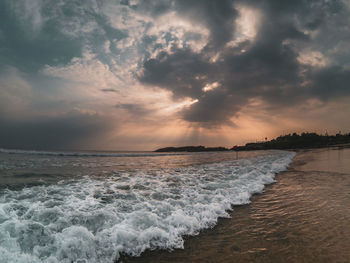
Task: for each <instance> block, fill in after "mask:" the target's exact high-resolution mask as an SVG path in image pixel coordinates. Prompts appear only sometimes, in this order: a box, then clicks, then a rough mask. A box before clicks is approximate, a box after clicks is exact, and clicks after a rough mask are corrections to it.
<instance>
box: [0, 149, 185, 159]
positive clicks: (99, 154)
mask: <svg viewBox="0 0 350 263" xmlns="http://www.w3.org/2000/svg"><path fill="white" fill-rule="evenodd" d="M0 153H5V154H27V155H46V156H67V157H146V156H149V157H152V156H167V155H187V154H191V153H185V152H182V153H156V152H120V153H113V152H107V153H106V152H63V151H62V152H61V151H37V150H17V149H3V148H0Z"/></svg>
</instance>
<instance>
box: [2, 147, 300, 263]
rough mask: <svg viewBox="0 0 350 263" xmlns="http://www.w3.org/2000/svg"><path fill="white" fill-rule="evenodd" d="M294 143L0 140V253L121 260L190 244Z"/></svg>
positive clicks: (19, 258) (288, 156)
mask: <svg viewBox="0 0 350 263" xmlns="http://www.w3.org/2000/svg"><path fill="white" fill-rule="evenodd" d="M294 156H295V153H293V152H286V151H260V152H248V153H244V152H240V153H239V158H238V159H236V154H235V153H232V152H221V153H191V154H190V153H176V154H167V153H162V154H159V153H147V152H143V153H96V152H93V153H91V152H84V153H79V152H74V153H72V152H38V151H14V150H5V149H1V150H0V262H67V263H68V262H114V261H115V260H117V259H118V258H119V257H120V255H121V254H122V253H126V254H129V255H132V256H138V255H140V254H141V253H142V252H143V251H145V250H146V249H174V248H182V247H183V245H184V240H183V236H184V235H196V234H198V233H199V231H200V230H201V229H205V228H210V227H213V226H214V225H215V224H216V222H217V220H218V218H219V217H228V216H229V214H228V213H227V211H229V210H231V208H232V205H241V204H247V203H249V199H250V197H251V196H252V195H253V194H255V193H260V192H262V191H263V188H264V185H265V184H270V183H272V182H274V176H275V174H276V173H278V172H281V171H283V170H285V169H286V168H287V166H288V164H289V163H290V162H291V161H292V159H293V157H294Z"/></svg>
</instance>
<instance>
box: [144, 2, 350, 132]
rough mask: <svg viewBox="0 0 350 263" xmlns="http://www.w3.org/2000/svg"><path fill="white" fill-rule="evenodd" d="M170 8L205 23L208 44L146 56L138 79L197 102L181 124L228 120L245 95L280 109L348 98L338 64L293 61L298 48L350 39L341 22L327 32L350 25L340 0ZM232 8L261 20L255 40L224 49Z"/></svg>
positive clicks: (229, 33)
mask: <svg viewBox="0 0 350 263" xmlns="http://www.w3.org/2000/svg"><path fill="white" fill-rule="evenodd" d="M175 3H176V4H175V7H177V10H178V14H179V15H180V16H185V17H187V18H190V19H192V20H193V21H199V20H204V21H205V23H207V28H208V29H209V30H210V40H209V42H208V44H207V46H206V47H205V48H204V49H203V50H202V51H201V52H200V53H195V52H193V51H192V50H190V49H186V48H185V49H177V48H173V49H172V50H171V52H170V53H165V52H163V53H160V54H159V55H158V56H157V57H156V58H153V59H148V60H147V61H145V63H144V65H143V72H142V74H141V76H140V81H141V82H143V83H145V84H149V85H155V86H159V87H162V88H164V89H167V90H169V91H171V92H172V93H173V96H174V97H175V98H179V97H191V98H193V99H198V102H197V103H195V104H192V105H191V106H190V107H188V108H186V109H185V110H184V111H183V112H182V117H183V119H185V120H187V121H189V122H196V123H200V124H201V125H208V124H209V125H210V124H213V125H216V124H220V123H225V122H226V123H227V122H229V119H230V118H231V117H233V116H234V115H235V113H237V112H238V111H239V109H240V108H241V107H242V106H244V105H247V103H248V101H249V99H250V98H259V99H262V100H263V101H265V102H266V103H268V104H270V106H271V108H274V106H276V105H278V106H279V108H280V109H283V107H288V106H292V105H297V104H299V103H303V102H304V101H305V100H307V99H309V98H317V99H322V100H326V99H329V98H335V97H337V96H349V95H350V89H349V83H350V82H349V76H350V71H349V69H345V68H344V67H343V66H342V65H338V66H329V67H328V66H327V67H325V68H322V69H319V68H314V67H313V66H312V65H307V64H301V63H300V62H299V61H298V56H299V50H298V49H299V48H301V47H309V46H310V47H312V48H315V49H316V50H321V51H323V49H326V48H327V45H330V43H333V45H334V44H337V41H341V40H342V39H347V38H348V37H347V36H348V35H349V34H350V30H349V28H348V27H346V25H344V26H343V28H342V29H341V30H342V32H340V31H338V34H334V33H332V30H331V29H332V28H331V29H330V28H328V27H327V25H329V24H331V25H333V26H334V28H335V30H339V29H336V26H337V25H338V24H343V23H344V21H342V20H343V19H346V20H347V21H348V17H349V15H350V14H349V9H348V8H347V7H346V6H345V3H344V2H342V1H277V0H276V1H241V2H235V3H234V2H227V1H209V2H206V1H205V2H202V1H176V2H175ZM237 4H241V5H244V6H246V7H251V8H255V9H258V10H259V11H260V12H261V13H262V18H261V21H260V22H259V25H258V28H257V35H256V36H255V39H254V40H253V41H249V40H247V41H245V42H242V43H241V44H240V45H239V46H236V47H229V46H227V45H226V44H227V42H228V41H230V40H231V39H232V34H233V32H234V30H233V29H234V28H233V24H234V23H233V19H235V18H236V17H237V15H236V14H237V11H235V10H234V9H232V7H233V6H237ZM191 15H192V17H190V16H191ZM204 18H205V19H204ZM308 30H319V31H320V33H319V34H318V37H317V38H316V39H312V38H311V37H310V34H308ZM344 33H347V34H344ZM328 34H333V39H328V40H327V41H324V43H325V44H323V42H322V40H326V39H327V35H328ZM225 45H226V46H225ZM243 49H244V50H243ZM241 50H243V52H241ZM215 52H220V53H221V54H220V57H219V58H218V59H217V60H216V61H215V62H213V61H210V60H209V57H208V56H209V55H212V54H215ZM337 62H338V61H335V63H337ZM214 82H218V83H219V84H220V85H219V87H218V88H216V89H214V90H211V91H207V92H205V91H203V87H205V85H207V84H211V83H214ZM305 83H306V84H305Z"/></svg>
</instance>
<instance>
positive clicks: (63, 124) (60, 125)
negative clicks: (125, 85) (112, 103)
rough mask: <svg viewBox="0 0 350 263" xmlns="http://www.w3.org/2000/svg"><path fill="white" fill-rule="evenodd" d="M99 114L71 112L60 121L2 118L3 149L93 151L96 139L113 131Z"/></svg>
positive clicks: (56, 119) (0, 123)
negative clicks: (89, 149)
mask: <svg viewBox="0 0 350 263" xmlns="http://www.w3.org/2000/svg"><path fill="white" fill-rule="evenodd" d="M110 126H111V125H110V124H109V120H107V119H106V118H104V117H102V116H99V115H97V114H95V115H91V114H83V113H79V112H71V113H68V114H64V115H60V116H56V117H50V118H49V117H35V118H30V119H28V118H27V119H25V120H23V119H15V118H9V117H7V116H0V127H1V129H0V148H18V149H38V150H39V149H46V150H55V149H63V150H64V149H72V148H76V149H81V148H82V147H93V146H96V145H95V141H94V140H96V139H99V138H100V136H102V135H104V134H106V132H107V131H108V130H109V129H110V128H111V127H110Z"/></svg>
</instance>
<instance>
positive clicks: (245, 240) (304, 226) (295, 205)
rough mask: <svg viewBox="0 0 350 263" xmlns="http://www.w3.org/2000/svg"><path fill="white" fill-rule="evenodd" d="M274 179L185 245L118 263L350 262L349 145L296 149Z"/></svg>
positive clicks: (189, 239) (188, 240)
mask: <svg viewBox="0 0 350 263" xmlns="http://www.w3.org/2000/svg"><path fill="white" fill-rule="evenodd" d="M276 179H277V183H275V184H273V185H270V186H267V187H266V189H265V191H264V193H263V194H261V195H256V196H254V197H253V198H252V203H251V204H250V205H245V206H240V207H235V208H234V211H233V212H232V214H231V215H232V218H230V219H220V220H219V222H218V224H217V225H216V226H215V227H214V228H213V229H209V230H205V231H203V232H201V233H200V234H199V235H198V236H195V237H188V238H187V239H186V242H185V249H183V250H181V249H178V250H174V251H172V252H169V251H148V252H146V253H144V254H143V255H141V257H138V258H123V259H122V261H123V262H350V205H349V204H350V149H349V148H339V149H338V148H332V149H320V150H312V151H301V152H299V153H298V155H297V156H296V157H295V160H294V162H293V164H292V166H291V167H290V169H289V170H288V171H286V172H283V173H281V174H280V175H278V176H277V177H276Z"/></svg>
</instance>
